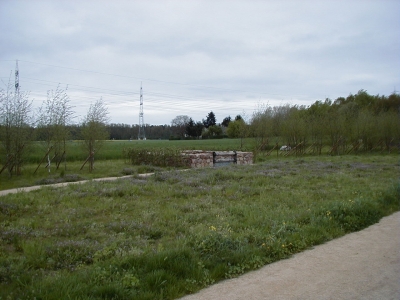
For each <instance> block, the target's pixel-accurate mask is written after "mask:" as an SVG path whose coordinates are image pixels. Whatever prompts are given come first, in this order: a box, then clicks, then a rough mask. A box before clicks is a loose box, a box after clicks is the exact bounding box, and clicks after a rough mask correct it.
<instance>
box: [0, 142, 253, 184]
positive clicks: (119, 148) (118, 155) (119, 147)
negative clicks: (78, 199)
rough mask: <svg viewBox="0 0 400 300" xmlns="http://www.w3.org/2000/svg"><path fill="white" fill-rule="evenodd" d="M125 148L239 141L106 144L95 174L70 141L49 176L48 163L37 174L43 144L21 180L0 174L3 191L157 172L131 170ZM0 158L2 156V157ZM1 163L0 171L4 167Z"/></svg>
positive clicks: (32, 149) (236, 146)
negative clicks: (68, 180)
mask: <svg viewBox="0 0 400 300" xmlns="http://www.w3.org/2000/svg"><path fill="white" fill-rule="evenodd" d="M251 143H252V140H251V139H248V140H247V142H246V143H245V145H247V146H246V147H247V148H246V147H243V149H244V150H246V149H250V148H251ZM125 148H134V149H165V148H169V149H182V150H184V149H188V150H193V149H202V150H213V151H218V150H221V151H222V150H240V140H238V139H216V140H212V139H211V140H177V141H168V140H146V141H138V140H133V141H105V142H104V144H103V145H102V147H101V149H100V150H99V152H98V154H96V156H95V170H94V172H93V173H89V172H88V165H86V166H85V167H84V168H83V169H82V170H80V169H81V167H82V165H83V163H84V161H85V160H86V158H87V153H86V152H85V151H84V149H83V148H82V141H70V142H68V144H67V156H66V160H67V161H66V163H62V164H61V165H60V167H59V169H58V170H56V167H55V166H56V163H55V162H53V163H52V164H51V170H50V173H49V172H48V169H46V168H45V166H46V164H47V161H45V162H44V163H42V164H41V166H40V167H39V169H38V171H37V172H36V173H35V174H34V172H35V170H36V168H37V167H38V165H39V163H40V161H41V160H42V158H43V156H44V155H45V153H46V151H45V148H44V146H43V145H42V144H41V143H40V142H34V143H32V144H30V145H29V151H28V153H27V156H26V160H25V164H24V166H23V168H22V175H21V176H12V177H10V176H9V174H8V173H7V171H3V172H2V173H1V174H0V190H5V189H11V188H19V187H25V186H32V185H36V184H42V183H46V182H47V183H51V182H56V181H58V180H61V178H60V177H65V176H66V177H68V176H69V177H71V178H73V179H91V178H99V177H110V176H121V175H129V174H135V173H143V172H148V171H149V170H150V171H151V170H154V168H146V167H143V166H132V165H130V164H129V163H128V160H127V159H125V157H124V156H123V150H124V149H125ZM0 155H1V153H0ZM1 162H2V161H0V167H2V165H1ZM127 172H128V174H127Z"/></svg>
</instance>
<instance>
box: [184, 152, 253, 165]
mask: <svg viewBox="0 0 400 300" xmlns="http://www.w3.org/2000/svg"><path fill="white" fill-rule="evenodd" d="M182 155H183V156H184V157H185V159H186V161H187V164H188V166H190V167H191V168H206V167H215V166H219V165H226V164H238V165H250V164H252V163H253V153H252V152H239V151H238V152H236V151H218V152H214V151H202V150H187V151H183V152H182Z"/></svg>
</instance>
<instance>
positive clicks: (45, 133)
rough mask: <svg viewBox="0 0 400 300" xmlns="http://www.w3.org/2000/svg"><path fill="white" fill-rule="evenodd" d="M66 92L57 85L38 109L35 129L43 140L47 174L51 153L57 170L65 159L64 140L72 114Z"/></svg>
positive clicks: (67, 133)
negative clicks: (36, 128)
mask: <svg viewBox="0 0 400 300" xmlns="http://www.w3.org/2000/svg"><path fill="white" fill-rule="evenodd" d="M66 90H67V88H66V89H65V90H64V89H62V88H60V85H58V86H57V88H56V90H55V91H53V90H49V91H47V100H46V101H45V102H43V104H42V106H41V107H40V109H39V114H38V115H39V117H38V124H37V127H38V130H39V131H40V132H41V133H42V138H43V139H44V143H45V148H46V153H47V159H48V164H47V165H48V167H49V172H50V163H51V161H52V158H50V153H53V159H54V158H56V159H57V168H58V166H59V164H60V163H61V161H62V160H63V159H64V161H65V159H66V140H67V139H68V135H69V131H68V128H67V125H69V124H70V123H71V121H72V118H73V114H74V113H73V111H72V106H71V105H70V104H69V102H70V100H69V97H68V95H67V93H66Z"/></svg>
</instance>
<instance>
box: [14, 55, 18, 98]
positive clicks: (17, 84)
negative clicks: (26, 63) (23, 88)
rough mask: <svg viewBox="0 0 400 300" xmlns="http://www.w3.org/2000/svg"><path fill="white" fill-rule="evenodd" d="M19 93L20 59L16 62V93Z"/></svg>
mask: <svg viewBox="0 0 400 300" xmlns="http://www.w3.org/2000/svg"><path fill="white" fill-rule="evenodd" d="M18 94H19V70H18V59H17V60H16V62H15V95H16V96H17V95H18Z"/></svg>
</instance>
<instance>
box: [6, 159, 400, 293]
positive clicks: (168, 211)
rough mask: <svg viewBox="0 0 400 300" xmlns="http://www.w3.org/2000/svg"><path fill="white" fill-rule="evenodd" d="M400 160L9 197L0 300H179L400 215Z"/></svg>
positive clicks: (161, 177) (306, 164) (172, 175)
mask: <svg viewBox="0 0 400 300" xmlns="http://www.w3.org/2000/svg"><path fill="white" fill-rule="evenodd" d="M398 174H399V163H398V159H397V158H396V157H393V156H368V157H352V156H347V157H324V158H322V157H318V158H315V157H306V158H302V159H297V158H288V159H282V160H270V161H268V162H264V163H262V164H257V165H253V166H243V167H241V166H230V167H224V168H219V169H199V170H189V171H186V172H179V171H171V172H158V171H157V172H156V174H155V175H154V176H152V177H149V178H139V177H132V178H129V179H120V180H118V181H117V182H90V183H87V184H82V185H72V186H68V187H66V188H62V189H54V188H51V187H44V188H43V189H41V190H38V191H34V192H30V193H18V194H13V195H7V196H3V197H0V239H1V244H0V298H1V299H7V298H8V297H9V298H21V299H28V298H29V299H31V298H35V297H36V298H41V299H67V298H73V299H175V298H178V297H180V296H182V295H184V294H187V293H192V292H195V291H197V290H199V289H201V288H203V287H205V286H207V285H210V284H212V283H214V282H217V281H219V280H222V279H225V278H231V277H235V276H238V275H240V274H242V273H244V272H247V271H249V270H252V269H256V268H259V267H261V266H263V265H265V264H268V263H271V262H273V261H276V260H279V259H282V258H286V257H289V256H290V255H292V254H294V253H297V252H300V251H302V250H304V249H307V248H309V247H312V246H314V245H317V244H320V243H323V242H326V241H328V240H331V239H333V238H336V237H339V236H342V235H344V234H346V233H348V232H352V231H357V230H360V229H363V228H365V227H367V226H369V225H371V224H373V223H376V222H377V221H379V219H380V218H382V217H383V216H386V215H389V214H391V213H392V212H394V211H397V210H399V198H400V185H399V182H398Z"/></svg>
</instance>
